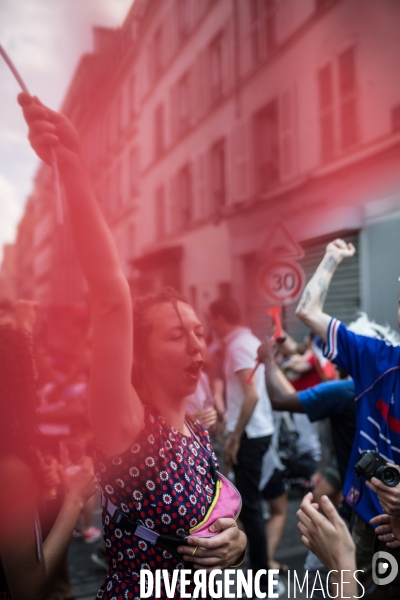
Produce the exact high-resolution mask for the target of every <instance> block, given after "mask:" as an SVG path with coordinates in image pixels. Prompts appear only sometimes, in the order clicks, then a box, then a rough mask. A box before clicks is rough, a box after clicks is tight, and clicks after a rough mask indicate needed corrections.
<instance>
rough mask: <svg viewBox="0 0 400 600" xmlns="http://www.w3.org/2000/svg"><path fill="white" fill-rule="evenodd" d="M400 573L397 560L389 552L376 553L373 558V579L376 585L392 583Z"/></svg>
mask: <svg viewBox="0 0 400 600" xmlns="http://www.w3.org/2000/svg"><path fill="white" fill-rule="evenodd" d="M398 572H399V565H398V563H397V560H396V559H395V558H394V556H392V555H391V554H389V552H383V551H380V552H375V554H374V555H373V557H372V579H373V582H374V583H376V585H388V584H389V583H392V582H393V581H394V580H395V579H396V577H397V574H398Z"/></svg>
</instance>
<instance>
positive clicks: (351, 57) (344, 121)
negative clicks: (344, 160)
mask: <svg viewBox="0 0 400 600" xmlns="http://www.w3.org/2000/svg"><path fill="white" fill-rule="evenodd" d="M338 62H339V93H340V139H341V147H342V148H343V149H346V148H349V147H350V146H353V145H354V144H355V143H356V142H357V95H356V91H357V90H356V69H355V52H354V47H351V48H348V49H347V50H345V51H344V52H342V53H341V54H339V59H338Z"/></svg>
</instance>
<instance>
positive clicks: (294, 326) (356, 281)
mask: <svg viewBox="0 0 400 600" xmlns="http://www.w3.org/2000/svg"><path fill="white" fill-rule="evenodd" d="M335 237H341V238H343V239H344V240H345V241H346V242H352V243H353V244H354V246H355V248H356V253H355V255H354V256H353V257H352V258H350V259H348V260H345V261H343V262H342V263H341V264H340V265H339V267H338V269H337V271H336V272H335V274H334V276H333V279H332V282H331V284H330V286H329V292H328V296H327V298H326V301H325V305H324V311H325V312H326V313H328V314H329V315H332V316H333V317H336V318H338V319H340V320H341V321H343V323H345V324H346V325H348V324H349V323H350V322H351V321H353V320H354V319H356V318H357V313H358V311H359V310H360V268H359V255H358V232H350V233H340V234H338V235H332V234H331V235H329V236H328V237H325V238H319V239H318V240H311V241H310V242H304V243H302V247H303V249H304V251H305V256H304V258H303V259H302V260H301V261H300V263H301V265H302V267H303V269H304V271H305V274H306V282H307V281H309V279H310V278H311V276H312V275H313V273H314V271H315V269H316V268H317V266H318V265H319V263H320V262H321V260H322V257H323V256H324V253H325V248H326V246H327V244H329V242H330V241H332V240H333V239H335ZM296 306H297V303H295V304H293V305H291V306H287V307H285V308H284V309H283V323H284V327H285V329H286V331H287V332H288V333H289V334H290V335H291V336H292V337H293V338H294V339H295V340H297V341H301V340H302V339H303V337H304V335H305V334H306V333H307V328H306V327H305V326H304V325H303V324H302V323H301V322H300V321H299V320H298V319H297V317H296V316H295V310H296Z"/></svg>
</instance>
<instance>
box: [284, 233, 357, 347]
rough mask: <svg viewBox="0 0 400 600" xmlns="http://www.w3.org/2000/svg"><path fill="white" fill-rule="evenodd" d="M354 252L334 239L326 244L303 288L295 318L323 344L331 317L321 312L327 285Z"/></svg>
mask: <svg viewBox="0 0 400 600" xmlns="http://www.w3.org/2000/svg"><path fill="white" fill-rule="evenodd" d="M355 251H356V249H355V248H354V246H353V244H346V242H344V241H343V240H341V239H336V240H334V241H333V242H331V243H330V244H328V246H327V247H326V252H325V256H324V258H323V259H322V261H321V263H320V264H319V266H318V268H317V270H316V271H315V273H314V275H313V276H312V277H311V279H310V281H309V282H308V284H307V285H306V287H305V288H304V292H303V295H302V297H301V300H300V302H299V305H298V307H297V309H296V316H297V317H298V318H299V319H300V321H302V322H303V323H304V324H305V325H307V327H309V328H310V329H311V330H312V331H313V332H314V333H316V334H317V335H318V336H319V337H320V338H322V340H323V341H324V342H326V341H327V332H328V326H329V323H330V320H331V317H330V316H329V315H327V314H326V313H324V312H323V308H324V302H325V298H326V295H327V293H328V289H329V284H330V282H331V279H332V277H333V274H334V272H335V271H336V269H337V267H338V266H339V264H340V263H341V262H342V260H343V259H345V258H350V257H351V256H353V255H354V253H355Z"/></svg>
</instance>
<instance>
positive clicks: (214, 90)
mask: <svg viewBox="0 0 400 600" xmlns="http://www.w3.org/2000/svg"><path fill="white" fill-rule="evenodd" d="M210 61H211V72H210V81H211V100H212V101H213V102H216V101H217V100H219V99H220V98H221V96H222V35H219V36H217V37H216V38H215V40H214V41H213V42H212V44H211V47H210Z"/></svg>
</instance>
